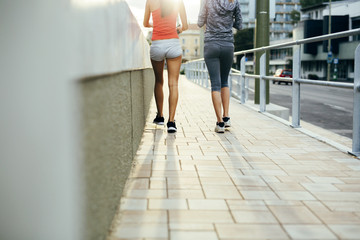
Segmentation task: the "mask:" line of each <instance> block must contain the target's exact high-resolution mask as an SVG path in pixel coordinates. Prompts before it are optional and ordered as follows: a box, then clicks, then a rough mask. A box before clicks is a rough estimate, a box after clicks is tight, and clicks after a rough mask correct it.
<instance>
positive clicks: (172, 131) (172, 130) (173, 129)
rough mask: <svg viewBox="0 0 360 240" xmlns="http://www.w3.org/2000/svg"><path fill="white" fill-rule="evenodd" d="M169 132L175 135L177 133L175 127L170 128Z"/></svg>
mask: <svg viewBox="0 0 360 240" xmlns="http://www.w3.org/2000/svg"><path fill="white" fill-rule="evenodd" d="M167 131H168V133H175V132H176V128H174V127H169V128H168V130H167Z"/></svg>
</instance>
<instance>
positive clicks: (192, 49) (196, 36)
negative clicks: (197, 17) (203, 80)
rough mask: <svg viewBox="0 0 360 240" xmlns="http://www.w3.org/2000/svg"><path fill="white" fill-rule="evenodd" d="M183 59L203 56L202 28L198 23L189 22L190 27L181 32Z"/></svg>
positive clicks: (187, 59) (188, 59)
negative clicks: (201, 47)
mask: <svg viewBox="0 0 360 240" xmlns="http://www.w3.org/2000/svg"><path fill="white" fill-rule="evenodd" d="M179 40H180V44H181V48H182V53H183V54H182V57H183V61H190V60H194V59H197V58H200V57H201V49H200V46H201V43H200V28H199V27H198V26H197V24H189V29H188V30H186V31H184V32H182V33H181V34H179Z"/></svg>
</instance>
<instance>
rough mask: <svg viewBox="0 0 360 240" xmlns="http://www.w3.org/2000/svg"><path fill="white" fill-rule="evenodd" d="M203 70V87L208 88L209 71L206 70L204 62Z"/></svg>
mask: <svg viewBox="0 0 360 240" xmlns="http://www.w3.org/2000/svg"><path fill="white" fill-rule="evenodd" d="M204 69H205V87H206V88H209V71H208V70H207V67H206V63H205V61H204Z"/></svg>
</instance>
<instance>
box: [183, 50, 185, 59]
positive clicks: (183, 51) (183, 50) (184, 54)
mask: <svg viewBox="0 0 360 240" xmlns="http://www.w3.org/2000/svg"><path fill="white" fill-rule="evenodd" d="M183 56H184V57H185V49H183Z"/></svg>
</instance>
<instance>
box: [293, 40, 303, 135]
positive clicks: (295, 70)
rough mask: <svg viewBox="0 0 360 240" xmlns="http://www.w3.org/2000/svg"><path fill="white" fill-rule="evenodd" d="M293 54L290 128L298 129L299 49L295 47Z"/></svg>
mask: <svg viewBox="0 0 360 240" xmlns="http://www.w3.org/2000/svg"><path fill="white" fill-rule="evenodd" d="M294 49H295V50H294V53H293V84H292V127H294V128H299V127H300V83H298V82H296V81H295V80H297V79H300V72H301V54H300V53H301V47H300V46H295V47H294Z"/></svg>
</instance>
